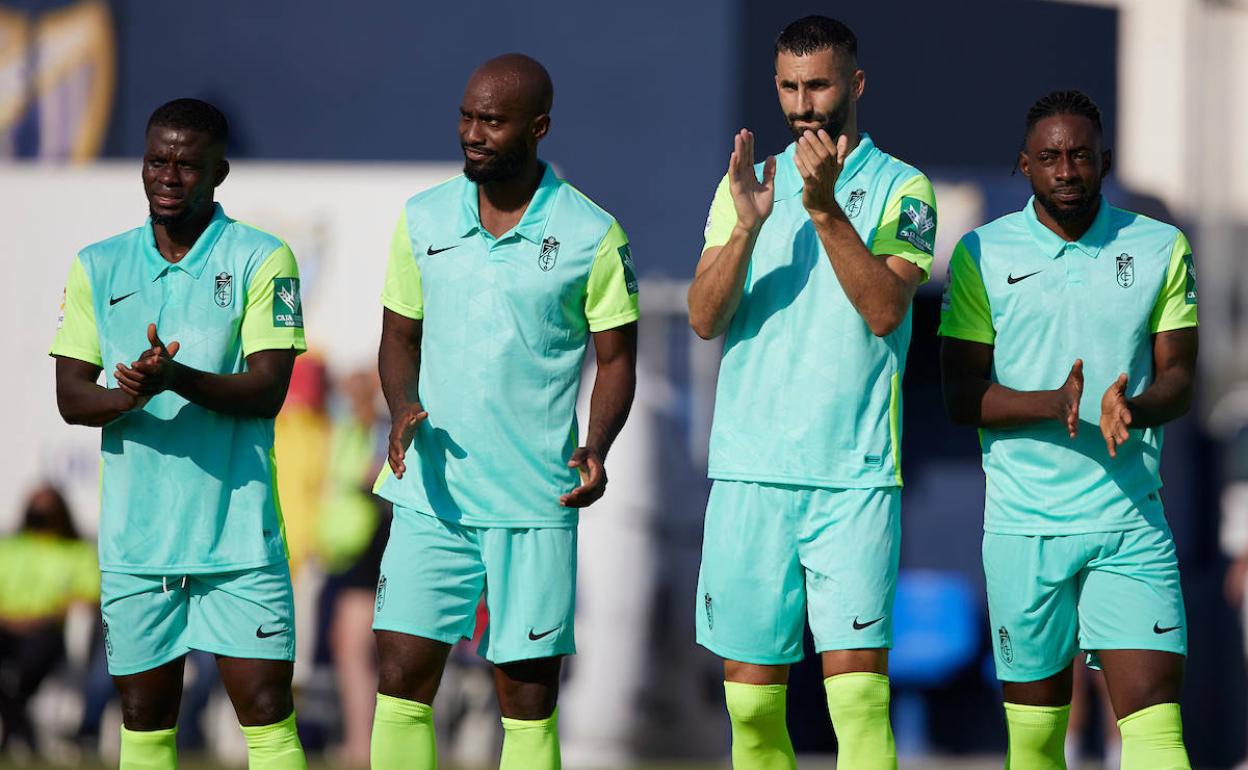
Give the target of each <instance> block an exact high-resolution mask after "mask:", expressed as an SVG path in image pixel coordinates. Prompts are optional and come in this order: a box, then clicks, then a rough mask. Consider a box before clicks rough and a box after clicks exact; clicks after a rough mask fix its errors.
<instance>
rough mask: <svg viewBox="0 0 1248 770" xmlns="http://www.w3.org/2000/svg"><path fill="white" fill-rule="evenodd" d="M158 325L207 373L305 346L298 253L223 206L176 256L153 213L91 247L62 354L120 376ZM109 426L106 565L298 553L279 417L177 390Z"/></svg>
mask: <svg viewBox="0 0 1248 770" xmlns="http://www.w3.org/2000/svg"><path fill="white" fill-rule="evenodd" d="M149 323H155V324H156V328H157V331H158V333H159V334H160V338H161V339H162V340H163V341H164V342H165V343H166V344H169V343H172V342H174V341H175V340H176V341H177V342H179V343H180V344H181V349H180V350H179V351H178V353H177V356H176V358H177V360H178V361H180V362H181V363H183V364H185V365H187V366H189V367H191V368H193V369H198V370H200V371H205V372H214V373H217V374H237V373H240V372H243V371H245V370H246V368H247V364H246V360H245V359H246V357H247V356H248V355H250V354H252V353H254V352H256V351H258V350H270V349H294V350H297V351H298V350H303V349H304V348H305V347H306V346H305V344H304V338H303V308H302V303H301V301H300V299H299V271H298V268H297V266H296V264H295V258H294V255H292V254H291V252H290V248H289V247H288V246H287V245H286V244H285V243H283V242H282V241H281V240H280V239H278V238H276V237H274V236H272V235H269V234H268V233H265V232H262V231H260V230H257V229H256V228H254V227H251V226H250V225H246V224H243V223H242V222H236V221H234V220H233V219H230V218H229V217H227V216H226V215H225V212H224V211H223V210H222V209H221V207H220V206H219V205H218V206H217V207H216V211H215V213H214V214H213V217H212V221H211V222H210V223H209V225H208V228H207V229H206V230H204V232H203V234H201V235H200V236H199V240H197V241H196V242H195V246H194V247H193V248H192V249H191V250H190V251H189V252H187V254H186V256H184V257H183V258H182V259H181V260H180V261H179V262H177V263H176V264H171V263H169V262H167V261H166V260H165V259H164V257H162V256H161V255H160V252H159V251H157V249H156V241H155V237H154V235H153V233H152V226H151V221H150V220H149V221H148V222H147V223H146V224H144V225H143V226H142V227H138V228H135V229H134V230H131V231H129V232H126V233H122V234H121V235H118V236H115V237H113V238H109V239H108V240H106V241H101V242H100V243H97V244H94V245H92V246H88V247H87V248H85V249H83V250H82V251H81V252H80V253H79V254H78V257H77V259H75V260H74V262H73V265H72V266H71V268H70V274H69V280H68V281H67V283H66V287H65V299H64V305H63V308H62V315H61V323H60V328H59V329H58V330H57V334H56V341H55V343H54V344H53V346H52V351H51V352H52V355H54V356H64V357H69V358H76V359H79V360H82V361H86V362H88V363H92V364H95V365H96V366H99V367H102V368H103V370H104V374H105V384H106V385H107V386H108V387H110V388H111V387H116V386H117V383H116V381H115V379H114V377H113V374H114V369H115V367H116V365H117V364H118V363H125V364H127V365H129V364H130V363H131V362H133V361H134V360H135V359H137V358H138V357H139V355H140V354H141V353H142V352H143V351H144V350H146V349H147V348H148V347H150V345H149V343H148V340H147V325H148V324H149ZM102 434H103V436H102V441H101V448H102V467H101V501H100V538H99V548H100V569H102V570H104V571H106V572H109V571H111V572H126V573H131V574H140V575H141V574H154V575H160V574H170V573H178V574H196V573H210V572H228V571H232V570H242V569H249V568H252V567H259V566H264V565H268V564H272V563H275V562H280V561H283V560H284V559H285V558H286V549H285V540H284V534H283V526H282V517H281V508H280V506H279V505H278V500H277V489H276V485H275V484H274V474H275V473H276V468H275V464H274V460H273V420H271V419H262V418H255V417H234V416H231V415H226V414H221V413H218V412H213V411H211V410H209V409H205V408H204V407H201V406H197V405H196V404H193V403H191V402H190V401H187V400H186V399H185V398H183V397H182V396H179V395H178V394H177V393H174V392H172V391H166V392H164V393H161V394H159V395H157V396H155V397H153V398H152V399H151V400H150V401H148V403H147V404H146V406H144V407H143V408H142V409H139V410H135V411H132V412H128V413H126V414H124V415H122V416H121V417H119V418H118V419H116V420H114V421H113V422H111V423H109V424H108V425H105V426H104V428H103V430H102Z"/></svg>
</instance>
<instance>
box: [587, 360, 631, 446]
mask: <svg viewBox="0 0 1248 770" xmlns="http://www.w3.org/2000/svg"><path fill="white" fill-rule="evenodd" d="M636 387H637V367H636V358H635V356H623V355H621V356H618V357H617V358H616V359H615V360H613V361H610V362H605V363H604V362H599V364H598V374H597V376H596V377H595V378H594V390H593V393H592V394H591V396H590V399H589V429H588V430H587V431H586V434H585V446H587V447H589V448H590V449H593V450H594V451H595V452H596V453H597V454H598V456H599V457H600V458H602V459H603V460H604V461H605V460H606V459H607V452H608V451H610V449H611V445H612V444H613V443H615V438H616V436H618V435H620V431H621V430H623V428H624V423H625V422H626V421H627V420H628V413H629V410H631V409H632V406H633V393H634V392H635V390H636Z"/></svg>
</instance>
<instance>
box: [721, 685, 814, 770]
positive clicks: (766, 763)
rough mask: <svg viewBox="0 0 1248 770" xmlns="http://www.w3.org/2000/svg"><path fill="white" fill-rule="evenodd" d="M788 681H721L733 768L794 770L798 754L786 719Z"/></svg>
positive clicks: (745, 769) (738, 769)
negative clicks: (771, 682)
mask: <svg viewBox="0 0 1248 770" xmlns="http://www.w3.org/2000/svg"><path fill="white" fill-rule="evenodd" d="M788 689H789V688H788V685H783V684H745V683H744V682H724V703H725V705H727V706H728V719H729V721H730V722H731V723H732V766H733V767H734V768H736V770H794V768H796V767H797V758H796V757H794V756H793V743H792V741H790V740H789V726H788V724H786V723H785V719H784V712H785V702H784V698H785V694H786V693H787V692H788Z"/></svg>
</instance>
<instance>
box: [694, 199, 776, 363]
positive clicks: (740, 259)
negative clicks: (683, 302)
mask: <svg viewBox="0 0 1248 770" xmlns="http://www.w3.org/2000/svg"><path fill="white" fill-rule="evenodd" d="M760 226H761V223H760ZM758 231H759V228H757V227H756V228H753V229H747V228H744V227H740V226H738V227H734V228H733V230H732V235H731V236H729V238H728V242H727V243H725V244H724V245H723V246H722V247H720V249H719V253H718V254H717V255H716V257H715V261H714V262H713V263H712V264H711V265H710V266H709V267H707V268H706V269H705V270H703V271H702V272H701V273H700V274H699V275H697V276H695V277H694V279H693V283H692V284H690V285H689V325H690V326H691V327H693V331H694V333H696V334H697V335H698V336H699V337H701V338H702V339H704V340H711V339H715V338H716V337H718V336H719V335H721V334H723V333H724V332H725V331H727V330H728V325H729V324H730V323H731V322H732V317H733V315H735V314H736V312H737V307H738V306H739V305H740V304H741V295H742V293H743V292H744V291H745V278H746V276H747V275H749V272H750V255H751V254H753V252H754V244H755V242H756V241H757V240H758Z"/></svg>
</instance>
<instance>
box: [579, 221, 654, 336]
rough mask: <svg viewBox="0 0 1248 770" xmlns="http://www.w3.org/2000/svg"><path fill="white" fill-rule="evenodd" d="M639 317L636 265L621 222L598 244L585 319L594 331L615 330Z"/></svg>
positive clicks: (586, 298)
mask: <svg viewBox="0 0 1248 770" xmlns="http://www.w3.org/2000/svg"><path fill="white" fill-rule="evenodd" d="M639 316H640V313H639V311H638V309H637V268H636V267H634V266H633V255H632V253H631V252H630V251H629V248H628V236H627V235H625V234H624V229H623V228H621V227H620V223H619V222H612V223H611V228H610V229H609V230H607V234H606V235H605V236H604V237H603V239H602V242H601V243H599V244H598V253H597V254H595V255H594V265H593V267H591V268H590V269H589V282H588V284H587V285H586V286H585V320H586V321H587V322H589V330H590V331H591V332H600V331H604V330H606V329H614V328H615V327H617V326H623V325H624V324H628V323H632V322H633V321H636V320H637V318H638V317H639Z"/></svg>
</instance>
